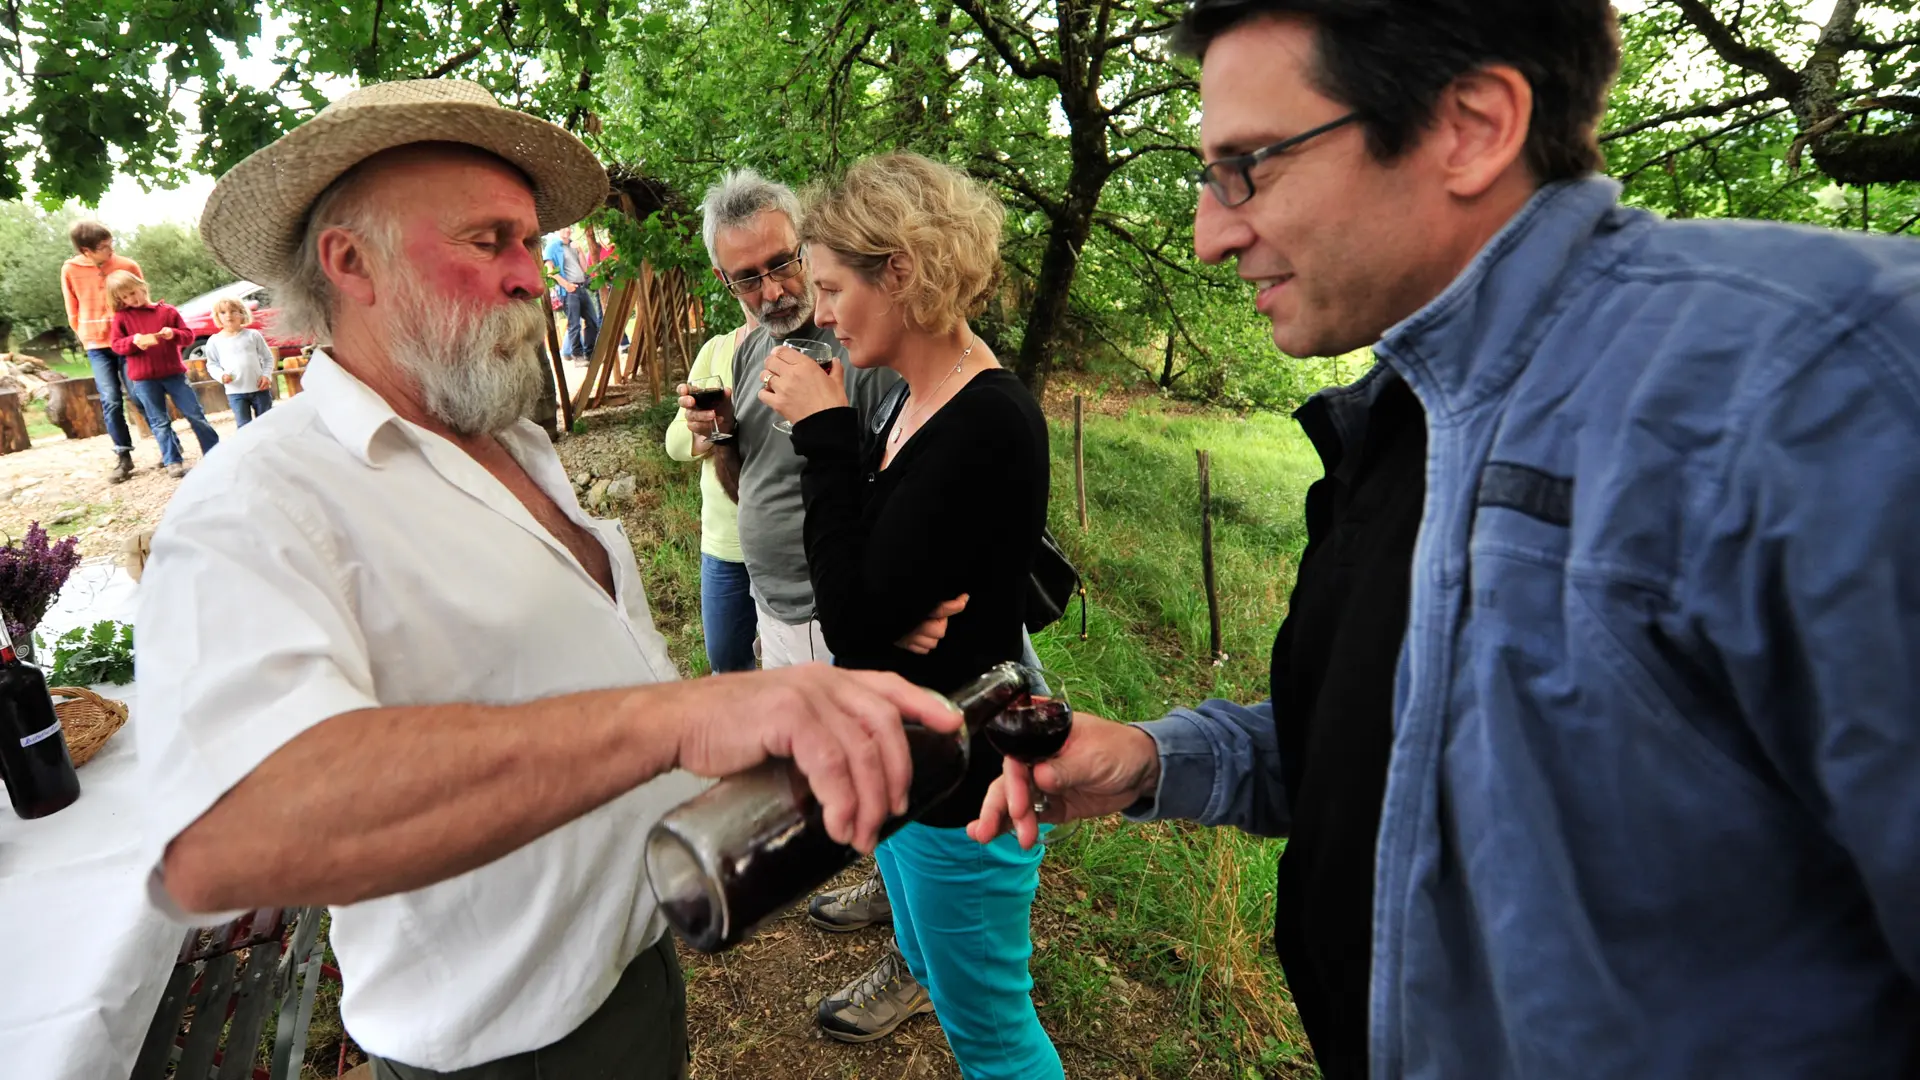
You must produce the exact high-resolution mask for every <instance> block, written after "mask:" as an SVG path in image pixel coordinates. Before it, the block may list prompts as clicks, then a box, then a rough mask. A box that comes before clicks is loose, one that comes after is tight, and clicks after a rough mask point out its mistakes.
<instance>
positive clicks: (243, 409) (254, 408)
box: [227, 390, 273, 431]
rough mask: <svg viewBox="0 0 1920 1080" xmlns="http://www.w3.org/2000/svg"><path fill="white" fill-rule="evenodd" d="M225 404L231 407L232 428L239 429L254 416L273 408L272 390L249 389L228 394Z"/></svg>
mask: <svg viewBox="0 0 1920 1080" xmlns="http://www.w3.org/2000/svg"><path fill="white" fill-rule="evenodd" d="M227 405H228V406H229V407H231V408H232V409H233V430H235V431H239V430H240V429H241V428H243V427H246V426H247V425H248V424H249V423H251V422H252V421H253V418H254V417H256V416H259V415H260V414H261V413H263V412H266V411H267V410H268V409H271V408H273V391H271V390H249V391H247V392H246V393H244V394H228V395H227Z"/></svg>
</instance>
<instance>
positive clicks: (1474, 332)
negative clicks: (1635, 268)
mask: <svg viewBox="0 0 1920 1080" xmlns="http://www.w3.org/2000/svg"><path fill="white" fill-rule="evenodd" d="M1619 197H1620V185H1619V184H1618V183H1616V182H1615V181H1613V180H1609V179H1607V178H1605V177H1602V176H1587V177H1583V178H1581V179H1577V180H1564V181H1560V182H1558V183H1553V184H1548V185H1546V186H1545V187H1542V188H1541V189H1540V190H1539V191H1537V192H1535V193H1534V196H1533V198H1532V199H1530V200H1528V201H1527V205H1526V206H1524V207H1522V208H1521V210H1520V212H1519V213H1518V214H1516V215H1514V217H1513V220H1511V221H1509V222H1507V224H1506V226H1505V227H1503V228H1502V229H1501V230H1500V231H1499V232H1498V233H1497V234H1495V235H1494V238H1493V239H1492V240H1489V241H1488V242H1487V245H1486V247H1484V248H1482V249H1481V250H1480V253H1479V254H1478V255H1476V256H1474V259H1473V261H1472V262H1471V263H1469V264H1468V265H1467V268H1466V269H1465V270H1464V271H1462V272H1461V273H1460V276H1459V277H1457V278H1455V279H1454V280H1453V283H1452V284H1451V285H1449V286H1447V288H1446V290H1445V291H1443V292H1442V293H1441V294H1440V295H1439V296H1438V297H1435V298H1434V299H1433V300H1432V301H1431V302H1430V303H1428V304H1427V305H1426V306H1425V307H1423V308H1421V309H1420V310H1419V311H1416V312H1414V313H1413V314H1412V315H1410V316H1408V317H1407V318H1406V319H1404V320H1403V321H1401V322H1400V323H1399V325H1397V326H1395V327H1393V328H1392V329H1390V330H1388V331H1387V333H1386V336H1384V337H1383V338H1381V340H1380V344H1379V345H1378V346H1376V347H1375V351H1376V352H1377V353H1378V354H1379V355H1380V357H1381V358H1382V359H1384V360H1386V361H1387V362H1389V363H1391V364H1392V365H1393V366H1394V367H1395V369H1396V370H1398V371H1399V372H1400V373H1401V374H1402V375H1403V376H1405V378H1406V380H1407V382H1408V384H1409V385H1411V386H1412V387H1413V389H1414V390H1415V391H1416V392H1418V393H1419V395H1420V398H1421V401H1422V402H1423V403H1424V404H1425V405H1426V407H1427V410H1428V411H1429V412H1430V413H1448V412H1459V411H1462V410H1464V409H1466V408H1468V407H1470V406H1471V405H1472V404H1473V403H1474V402H1476V401H1479V400H1481V399H1483V398H1485V397H1488V396H1490V395H1493V394H1497V393H1500V392H1502V391H1503V390H1504V389H1505V388H1506V386H1507V385H1508V384H1509V383H1511V382H1512V380H1513V379H1514V377H1515V376H1517V375H1518V374H1519V373H1520V371H1521V369H1523V368H1524V367H1525V366H1526V363H1527V360H1528V359H1529V358H1530V357H1531V355H1532V353H1533V348H1532V347H1533V345H1534V344H1536V343H1537V339H1538V337H1539V336H1540V335H1541V334H1542V333H1544V332H1545V326H1546V322H1547V320H1546V318H1545V316H1546V315H1547V314H1548V313H1549V312H1550V310H1551V309H1552V308H1554V307H1555V306H1556V305H1557V304H1559V303H1562V302H1564V300H1565V298H1566V297H1568V296H1570V295H1572V293H1573V292H1574V290H1573V289H1572V288H1571V287H1570V286H1571V284H1572V283H1571V282H1569V281H1568V280H1567V279H1568V277H1569V275H1570V274H1572V273H1576V272H1578V270H1577V263H1578V260H1579V256H1580V255H1581V253H1582V252H1583V251H1584V250H1585V249H1586V247H1587V246H1588V245H1589V244H1590V243H1591V242H1592V240H1593V238H1594V236H1595V234H1596V233H1597V232H1600V231H1602V230H1603V227H1604V226H1607V225H1609V224H1610V222H1609V218H1613V219H1615V221H1614V222H1613V223H1612V224H1615V225H1616V227H1617V223H1618V219H1620V218H1621V217H1623V216H1624V215H1625V214H1626V213H1627V212H1626V211H1623V210H1622V209H1621V208H1620V206H1619Z"/></svg>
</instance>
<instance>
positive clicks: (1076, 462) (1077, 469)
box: [1073, 394, 1087, 532]
mask: <svg viewBox="0 0 1920 1080" xmlns="http://www.w3.org/2000/svg"><path fill="white" fill-rule="evenodd" d="M1073 491H1074V494H1075V496H1076V497H1077V498H1078V499H1079V502H1080V528H1081V531H1083V532H1084V531H1085V530H1086V527H1087V453H1086V443H1085V441H1084V440H1083V439H1082V437H1081V434H1080V395H1079V394H1075V395H1073Z"/></svg>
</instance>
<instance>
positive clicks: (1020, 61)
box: [954, 0, 1061, 83]
mask: <svg viewBox="0 0 1920 1080" xmlns="http://www.w3.org/2000/svg"><path fill="white" fill-rule="evenodd" d="M954 6H955V7H957V8H959V9H960V10H961V11H964V12H966V13H967V18H969V19H972V20H973V24H974V25H975V26H977V27H979V28H980V36H982V37H984V38H986V39H987V44H989V45H991V46H993V51H994V52H996V53H999V54H1000V59H1002V60H1004V61H1006V64H1007V67H1009V68H1011V69H1012V70H1013V73H1014V74H1015V75H1018V76H1020V77H1021V78H1023V79H1028V80H1032V79H1040V78H1047V79H1052V80H1053V81H1054V82H1056V83H1057V82H1059V81H1060V74H1061V73H1060V65H1059V64H1057V63H1055V62H1054V61H1052V60H1049V59H1047V58H1045V57H1040V58H1038V59H1032V60H1029V59H1027V58H1025V57H1022V56H1021V55H1020V54H1019V50H1017V49H1015V48H1014V47H1013V42H1012V41H1011V40H1009V39H1008V37H1007V34H1006V30H1005V28H1003V27H1002V26H1001V25H1000V21H999V20H998V19H996V18H995V17H994V16H993V14H992V13H991V12H989V11H987V10H986V5H985V4H984V3H982V2H981V0H954ZM1023 36H1024V35H1023ZM1027 41H1028V43H1029V44H1031V43H1032V42H1033V39H1032V38H1031V37H1028V38H1027ZM1036 51H1038V50H1037V49H1036Z"/></svg>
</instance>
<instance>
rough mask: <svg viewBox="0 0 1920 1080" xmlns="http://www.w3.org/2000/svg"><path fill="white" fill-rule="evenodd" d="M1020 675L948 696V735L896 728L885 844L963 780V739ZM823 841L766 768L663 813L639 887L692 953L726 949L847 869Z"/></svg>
mask: <svg viewBox="0 0 1920 1080" xmlns="http://www.w3.org/2000/svg"><path fill="white" fill-rule="evenodd" d="M1028 677H1029V672H1028V671H1027V670H1026V669H1025V668H1022V667H1020V666H1019V665H1017V664H1001V665H999V666H998V667H995V668H994V669H993V670H991V671H989V672H987V673H986V674H985V675H982V676H981V677H980V678H978V679H975V680H974V681H973V682H971V683H968V684H967V685H966V686H964V687H962V688H961V689H960V690H959V691H957V692H956V693H954V694H953V696H952V701H953V704H954V706H955V707H956V708H958V709H959V710H960V712H961V714H962V715H964V716H965V718H966V722H965V724H964V725H963V726H962V727H961V729H960V730H959V731H957V732H954V733H952V734H942V733H940V732H936V731H930V730H928V729H926V728H923V727H921V726H920V725H918V724H904V725H902V727H903V728H904V729H905V731H906V736H907V749H908V752H909V753H910V754H911V755H912V757H913V779H912V781H911V782H910V783H909V785H908V789H907V812H906V813H905V814H902V815H900V816H899V817H893V818H889V819H887V821H886V822H885V823H884V824H883V825H881V827H880V836H881V838H882V839H885V838H886V837H888V836H891V835H892V834H893V833H894V832H896V831H898V830H899V829H900V827H901V826H903V825H906V824H907V823H908V822H910V821H912V820H914V819H915V818H918V817H919V816H920V815H922V814H924V813H926V812H927V811H928V810H931V809H932V808H933V807H934V806H935V805H937V804H938V803H939V802H940V801H941V800H942V799H944V798H946V797H947V796H948V795H950V794H952V793H953V791H954V789H955V788H958V787H959V786H960V784H961V782H962V781H963V780H965V779H966V776H967V763H968V761H969V759H970V758H969V754H968V744H967V733H968V732H969V731H972V730H978V729H979V728H980V727H981V726H982V725H984V724H985V723H987V722H988V721H989V720H990V719H991V718H992V717H993V715H994V714H995V713H997V712H999V711H1000V710H1001V709H1003V708H1005V707H1006V706H1007V704H1008V703H1009V702H1011V701H1013V700H1014V698H1015V697H1017V696H1019V695H1020V694H1021V693H1023V692H1024V690H1025V688H1026V686H1027V685H1028ZM858 857H859V852H857V851H855V850H854V849H853V848H850V847H847V846H846V845H844V844H838V843H835V842H834V840H833V838H832V837H830V836H828V835H827V827H826V824H825V822H824V821H823V820H822V817H821V810H820V803H819V800H817V799H815V798H814V797H813V790H812V789H811V788H809V787H808V786H807V781H806V777H804V776H802V775H801V774H800V772H799V770H798V769H795V768H794V767H793V764H792V763H791V762H789V761H785V760H774V761H768V762H766V763H764V764H762V765H759V766H757V767H755V768H753V769H749V770H747V771H746V772H743V773H739V774H737V775H734V776H730V777H727V778H726V779H725V780H722V781H720V782H719V783H717V784H715V785H714V786H712V787H710V788H708V789H707V790H706V791H705V792H702V793H701V794H699V795H696V796H694V797H693V798H692V799H689V800H687V801H686V802H684V803H682V804H681V805H680V806H678V807H676V808H674V809H673V810H671V811H669V812H668V813H667V815H666V816H665V817H662V818H661V819H660V821H659V823H658V824H656V825H654V827H653V830H652V832H651V833H649V834H648V836H647V877H648V880H649V881H650V882H651V884H652V885H653V892H654V895H655V896H656V897H658V898H659V900H660V911H661V914H662V915H664V916H666V920H667V922H668V923H669V924H671V925H672V926H673V928H674V930H676V931H677V932H678V933H679V934H680V936H681V937H682V938H684V939H685V940H686V942H687V944H688V945H691V946H692V947H693V948H695V949H698V950H699V951H701V952H708V953H711V952H719V951H721V950H723V949H728V948H732V947H733V946H735V945H738V944H739V943H740V942H742V941H745V940H746V939H747V938H749V937H751V936H752V935H753V932H754V931H755V930H756V929H758V928H759V927H760V925H761V924H762V923H764V922H766V921H767V920H768V919H770V918H772V917H773V916H775V915H778V914H779V913H780V912H782V911H784V910H786V909H787V908H788V907H790V906H792V905H793V904H794V903H796V902H798V901H800V900H802V899H804V898H806V897H807V896H808V895H810V894H811V893H812V892H813V891H814V890H815V889H818V888H819V887H820V886H821V885H823V884H825V883H826V882H827V881H828V880H829V879H831V878H832V877H833V875H835V874H837V873H839V872H840V871H842V870H844V869H846V868H847V867H848V866H850V865H852V864H853V861H854V859H856V858H858Z"/></svg>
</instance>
